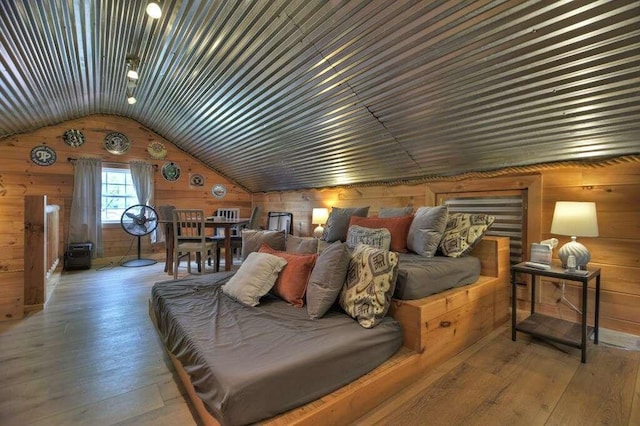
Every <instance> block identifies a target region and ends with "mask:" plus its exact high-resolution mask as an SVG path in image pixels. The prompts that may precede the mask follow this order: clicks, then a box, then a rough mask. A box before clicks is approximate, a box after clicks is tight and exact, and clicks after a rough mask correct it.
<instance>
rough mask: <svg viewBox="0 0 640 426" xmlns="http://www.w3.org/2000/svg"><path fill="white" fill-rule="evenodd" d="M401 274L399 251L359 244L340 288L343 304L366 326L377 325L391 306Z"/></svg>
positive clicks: (345, 308) (347, 310) (341, 304)
mask: <svg viewBox="0 0 640 426" xmlns="http://www.w3.org/2000/svg"><path fill="white" fill-rule="evenodd" d="M397 277H398V255H397V254H396V253H394V252H392V251H388V250H380V249H376V248H373V247H371V246H368V245H365V244H358V246H356V249H355V251H354V252H353V254H352V255H351V261H350V262H349V270H348V272H347V281H346V282H345V285H344V287H343V288H342V291H341V292H340V299H339V300H340V306H341V307H342V309H344V310H345V312H346V313H347V314H349V316H351V317H352V318H354V319H356V320H357V321H358V323H359V324H360V325H361V326H363V327H364V328H372V327H374V326H376V325H377V324H378V323H379V322H380V321H382V318H383V317H384V316H385V315H386V314H387V311H388V310H389V305H390V303H391V296H392V295H393V291H394V290H395V287H396V278H397Z"/></svg>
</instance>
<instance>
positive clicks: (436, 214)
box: [407, 205, 448, 257]
mask: <svg viewBox="0 0 640 426" xmlns="http://www.w3.org/2000/svg"><path fill="white" fill-rule="evenodd" d="M447 217H448V208H447V206H446V205H444V206H437V207H419V208H418V210H416V214H415V215H414V216H413V222H411V226H410V227H409V235H408V236H407V248H408V249H409V250H411V251H413V252H415V253H417V254H419V255H421V256H424V257H433V256H435V254H436V251H437V250H438V246H439V245H440V240H442V235H443V234H444V230H445V228H446V226H447Z"/></svg>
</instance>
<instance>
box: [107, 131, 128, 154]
mask: <svg viewBox="0 0 640 426" xmlns="http://www.w3.org/2000/svg"><path fill="white" fill-rule="evenodd" d="M104 148H105V149H106V150H107V151H109V152H110V153H111V154H116V155H122V154H124V153H125V152H127V151H129V148H131V142H129V139H127V137H126V136H125V135H123V134H122V133H118V132H111V133H109V134H107V136H105V138H104Z"/></svg>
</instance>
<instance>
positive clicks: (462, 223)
mask: <svg viewBox="0 0 640 426" xmlns="http://www.w3.org/2000/svg"><path fill="white" fill-rule="evenodd" d="M495 219H496V218H495V217H494V216H490V215H487V214H474V213H453V214H450V215H449V220H448V221H447V227H446V229H445V231H444V235H443V237H442V241H441V242H440V250H441V251H442V254H444V255H445V256H449V257H460V256H464V255H466V254H469V252H470V251H471V250H473V248H474V247H475V246H476V245H477V244H478V243H479V242H480V240H481V239H482V236H483V235H484V234H485V232H487V230H488V229H489V227H491V225H492V224H493V222H494V220H495Z"/></svg>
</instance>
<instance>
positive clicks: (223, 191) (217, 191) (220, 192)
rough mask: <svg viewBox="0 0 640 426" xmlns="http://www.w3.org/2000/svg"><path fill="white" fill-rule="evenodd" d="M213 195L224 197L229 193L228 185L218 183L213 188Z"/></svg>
mask: <svg viewBox="0 0 640 426" xmlns="http://www.w3.org/2000/svg"><path fill="white" fill-rule="evenodd" d="M211 195H213V196H214V197H216V198H224V196H225V195H227V187H226V186H224V185H222V184H221V183H216V184H215V185H213V187H212V188H211Z"/></svg>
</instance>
